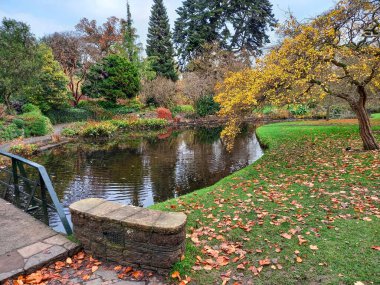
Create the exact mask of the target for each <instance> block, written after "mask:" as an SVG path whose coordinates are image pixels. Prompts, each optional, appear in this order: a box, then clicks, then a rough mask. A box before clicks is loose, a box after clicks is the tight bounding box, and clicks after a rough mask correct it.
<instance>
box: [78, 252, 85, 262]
mask: <svg viewBox="0 0 380 285" xmlns="http://www.w3.org/2000/svg"><path fill="white" fill-rule="evenodd" d="M84 257H85V254H84V252H83V251H81V252H79V253H78V254H77V259H79V260H81V259H84Z"/></svg>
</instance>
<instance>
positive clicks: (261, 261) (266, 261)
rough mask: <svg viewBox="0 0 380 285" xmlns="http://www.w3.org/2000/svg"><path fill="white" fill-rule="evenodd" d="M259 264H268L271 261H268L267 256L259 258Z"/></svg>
mask: <svg viewBox="0 0 380 285" xmlns="http://www.w3.org/2000/svg"><path fill="white" fill-rule="evenodd" d="M259 264H260V265H261V266H263V265H270V264H271V262H270V260H269V259H268V258H266V259H262V260H259Z"/></svg>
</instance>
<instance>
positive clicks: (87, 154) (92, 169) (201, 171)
mask: <svg viewBox="0 0 380 285" xmlns="http://www.w3.org/2000/svg"><path fill="white" fill-rule="evenodd" d="M221 130H222V128H221V127H216V128H195V129H187V130H166V131H164V132H161V133H154V132H150V133H141V134H124V135H121V136H118V137H114V138H111V139H109V140H107V141H103V142H101V141H100V142H99V141H98V142H96V143H94V142H93V141H92V142H89V141H81V142H75V143H70V144H66V145H64V146H61V147H59V148H56V149H53V150H50V151H46V152H43V153H42V154H40V155H39V156H37V157H34V158H33V160H34V161H36V162H38V163H40V164H42V165H44V166H45V167H46V169H47V171H48V173H49V174H50V177H51V179H52V181H53V185H54V188H55V191H56V192H57V195H58V197H59V199H60V200H61V202H62V203H63V205H64V207H65V212H66V214H69V211H68V206H69V205H70V204H71V203H73V202H75V201H78V200H81V199H85V198H90V197H97V198H104V199H107V200H110V201H117V202H120V203H123V204H129V205H135V206H142V207H147V206H150V205H152V204H154V203H158V202H162V201H165V200H168V199H170V198H174V197H178V196H181V195H184V194H186V193H189V192H192V191H194V190H197V189H200V188H203V187H206V186H210V185H212V184H214V183H216V182H217V181H219V180H220V179H222V178H223V177H225V176H228V175H229V174H231V173H232V172H234V171H237V170H239V169H241V168H243V167H245V166H247V165H249V164H251V163H253V162H254V161H256V160H257V159H259V158H260V157H261V156H262V155H263V151H262V149H261V147H260V145H259V143H258V141H257V139H256V135H255V128H254V127H253V126H247V127H245V128H244V130H243V132H242V133H241V134H240V135H239V136H238V137H237V139H236V144H235V148H234V150H233V151H232V152H231V153H229V152H227V151H226V150H225V148H224V146H223V143H222V141H221V139H220V132H221ZM49 223H50V226H52V227H53V228H54V229H55V230H58V231H63V228H62V226H61V224H60V221H59V218H58V216H57V215H56V214H54V213H50V217H49Z"/></svg>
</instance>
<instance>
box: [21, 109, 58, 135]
mask: <svg viewBox="0 0 380 285" xmlns="http://www.w3.org/2000/svg"><path fill="white" fill-rule="evenodd" d="M18 118H19V119H21V120H22V121H24V136H25V137H30V136H44V135H47V134H49V133H50V132H52V131H53V126H52V124H51V122H50V120H49V118H48V117H45V116H44V115H42V114H41V112H36V111H34V112H29V113H25V114H22V115H19V116H18Z"/></svg>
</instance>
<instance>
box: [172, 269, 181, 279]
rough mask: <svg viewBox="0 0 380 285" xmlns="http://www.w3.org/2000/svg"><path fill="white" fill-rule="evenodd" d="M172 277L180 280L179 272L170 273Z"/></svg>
mask: <svg viewBox="0 0 380 285" xmlns="http://www.w3.org/2000/svg"><path fill="white" fill-rule="evenodd" d="M172 278H173V279H178V280H180V281H181V276H180V274H179V272H178V271H174V272H173V273H172Z"/></svg>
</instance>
